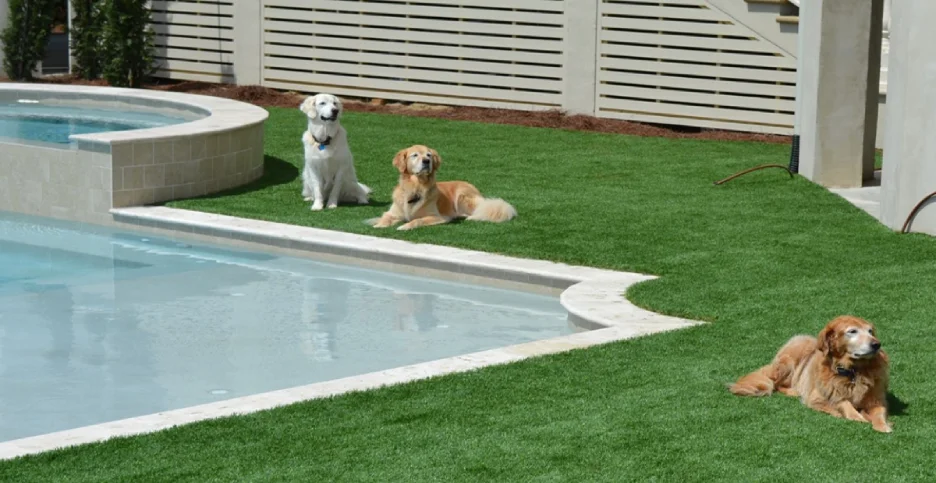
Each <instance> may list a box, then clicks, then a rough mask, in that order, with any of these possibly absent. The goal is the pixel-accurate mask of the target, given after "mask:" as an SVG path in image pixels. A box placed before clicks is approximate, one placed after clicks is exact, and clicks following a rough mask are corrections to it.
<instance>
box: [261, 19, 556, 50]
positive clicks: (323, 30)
mask: <svg viewBox="0 0 936 483" xmlns="http://www.w3.org/2000/svg"><path fill="white" fill-rule="evenodd" d="M265 25H266V30H267V31H274V32H292V33H307V34H315V35H334V36H341V37H345V38H349V37H361V38H370V39H377V40H399V41H404V42H405V41H416V42H423V43H437V44H449V45H463V46H467V45H471V46H476V47H495V48H502V49H510V48H513V49H526V50H537V51H556V52H561V51H562V49H563V43H562V42H561V41H558V40H547V39H520V38H512V37H494V36H489V35H474V34H456V33H449V32H431V33H427V32H419V33H418V35H414V33H413V32H407V31H406V30H395V29H386V28H373V27H344V26H338V25H325V24H303V23H294V22H282V21H278V20H269V21H267V22H266V23H265Z"/></svg>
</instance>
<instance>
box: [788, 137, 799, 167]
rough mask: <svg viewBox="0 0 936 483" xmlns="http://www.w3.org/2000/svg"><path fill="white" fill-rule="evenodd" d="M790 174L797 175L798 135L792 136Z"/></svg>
mask: <svg viewBox="0 0 936 483" xmlns="http://www.w3.org/2000/svg"><path fill="white" fill-rule="evenodd" d="M790 172H791V173H799V134H794V135H793V145H792V146H791V147H790Z"/></svg>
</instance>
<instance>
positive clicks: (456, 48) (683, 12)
mask: <svg viewBox="0 0 936 483" xmlns="http://www.w3.org/2000/svg"><path fill="white" fill-rule="evenodd" d="M737 1H739V2H742V1H743V0H737ZM152 7H153V16H154V29H155V30H156V33H157V45H158V48H159V51H158V57H159V60H160V63H161V64H160V70H159V73H158V75H160V76H164V77H168V78H173V79H187V80H202V81H214V82H236V83H238V84H260V85H264V86H269V87H274V88H281V89H290V90H296V91H301V92H319V91H328V92H332V93H335V94H339V95H345V96H356V97H376V98H383V99H393V100H404V101H419V102H429V103H439V104H451V105H472V106H485V107H505V108H513V109H564V110H567V111H569V112H573V113H584V114H592V115H596V116H600V117H613V118H619V119H629V120H638V121H646V122H657V123H667V124H680V125H689V126H700V127H714V128H725V129H735V130H744V131H760V132H776V133H790V132H792V126H793V104H794V91H795V68H796V60H795V59H794V58H792V57H791V56H790V55H789V54H787V53H786V52H784V51H783V50H782V49H780V48H778V47H777V46H775V45H773V44H772V43H770V42H769V41H767V40H765V39H763V38H762V37H760V36H759V35H758V34H757V33H756V32H754V31H752V30H750V29H748V28H747V27H745V26H744V25H742V24H740V23H738V22H737V21H736V20H735V19H734V18H732V17H731V16H729V15H728V14H726V13H724V12H723V11H721V10H720V9H718V8H717V7H715V6H713V5H711V4H710V3H709V2H708V1H706V0H410V1H407V0H380V1H375V0H217V1H213V0H185V1H182V0H178V1H159V0H154V1H153V2H152Z"/></svg>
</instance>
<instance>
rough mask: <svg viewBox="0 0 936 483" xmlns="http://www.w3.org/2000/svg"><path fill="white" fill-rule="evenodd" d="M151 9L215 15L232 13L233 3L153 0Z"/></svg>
mask: <svg viewBox="0 0 936 483" xmlns="http://www.w3.org/2000/svg"><path fill="white" fill-rule="evenodd" d="M151 3H152V5H151V10H153V11H154V13H158V12H180V13H203V14H208V15H211V14H215V15H233V14H234V5H233V3H232V2H199V3H192V2H179V1H163V0H153V1H152V2H151Z"/></svg>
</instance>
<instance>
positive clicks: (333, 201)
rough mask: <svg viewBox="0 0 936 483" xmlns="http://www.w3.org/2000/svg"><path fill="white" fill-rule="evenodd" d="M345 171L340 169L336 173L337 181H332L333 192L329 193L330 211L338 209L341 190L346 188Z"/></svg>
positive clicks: (328, 206)
mask: <svg viewBox="0 0 936 483" xmlns="http://www.w3.org/2000/svg"><path fill="white" fill-rule="evenodd" d="M345 171H346V170H345V169H339V170H338V172H337V173H335V179H334V180H333V181H332V186H331V191H329V192H328V205H326V206H327V208H328V209H332V208H338V198H339V197H340V196H341V189H342V188H344V174H345Z"/></svg>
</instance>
